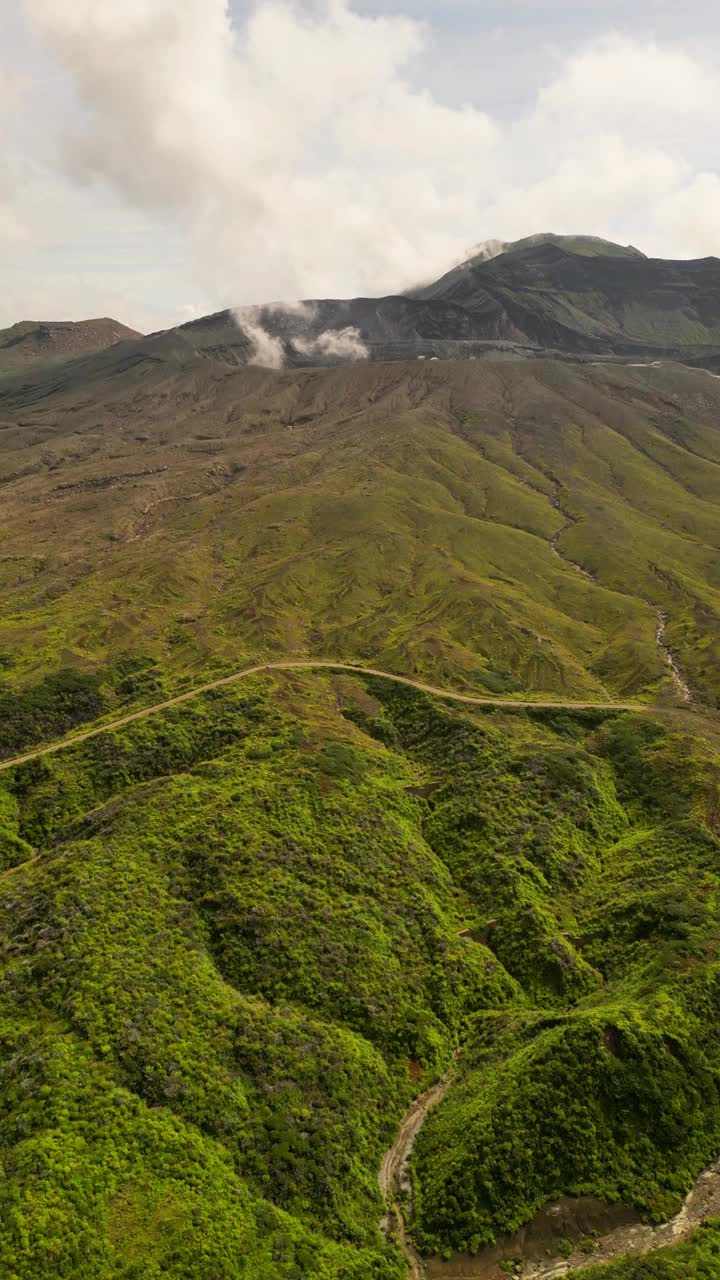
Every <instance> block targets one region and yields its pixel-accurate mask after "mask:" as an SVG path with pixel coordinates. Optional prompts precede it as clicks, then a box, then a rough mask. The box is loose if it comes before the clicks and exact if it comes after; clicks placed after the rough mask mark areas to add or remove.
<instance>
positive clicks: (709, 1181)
mask: <svg viewBox="0 0 720 1280" xmlns="http://www.w3.org/2000/svg"><path fill="white" fill-rule="evenodd" d="M718 1215H720V1164H718V1165H713V1166H712V1168H710V1169H707V1170H706V1171H705V1172H704V1173H702V1174H701V1175H700V1177H699V1178H698V1180H697V1182H696V1183H695V1186H694V1187H693V1189H692V1191H691V1192H690V1195H689V1196H688V1198H687V1200H686V1201H685V1204H684V1205H683V1207H682V1209H681V1210H680V1213H679V1214H678V1215H677V1216H676V1217H675V1218H673V1219H672V1220H671V1221H670V1222H667V1223H663V1224H662V1225H661V1226H651V1225H649V1224H647V1223H643V1222H642V1221H641V1219H640V1218H639V1216H638V1214H637V1213H636V1212H635V1211H634V1210H633V1209H630V1208H628V1207H626V1206H623V1205H607V1204H604V1203H603V1202H601V1201H599V1200H591V1199H578V1200H570V1199H567V1200H560V1201H558V1202H557V1203H555V1204H552V1205H547V1206H546V1207H545V1208H544V1209H542V1210H541V1212H540V1213H538V1214H536V1216H535V1217H534V1218H533V1219H532V1221H531V1222H529V1223H528V1224H527V1226H525V1227H523V1228H522V1230H520V1231H518V1232H516V1233H515V1235H513V1236H506V1237H504V1238H502V1239H501V1240H499V1241H498V1243H497V1244H496V1245H494V1246H493V1247H492V1248H487V1249H483V1250H481V1251H480V1253H478V1254H476V1255H475V1256H471V1255H469V1254H457V1255H456V1256H455V1257H454V1258H451V1259H450V1260H449V1261H444V1260H442V1259H440V1258H431V1259H429V1260H428V1261H427V1262H426V1263H425V1264H424V1271H423V1272H421V1275H424V1276H426V1277H428V1280H507V1271H506V1270H503V1269H502V1267H501V1263H503V1262H505V1263H507V1262H509V1261H511V1260H513V1259H518V1260H519V1259H521V1260H522V1262H521V1263H519V1265H518V1267H517V1271H516V1274H517V1275H518V1276H522V1277H523V1280H558V1278H559V1277H561V1276H565V1275H567V1274H568V1272H569V1271H581V1270H583V1269H584V1268H585V1267H589V1266H596V1265H597V1264H598V1263H604V1262H612V1261H613V1260H614V1259H617V1258H622V1257H625V1256H626V1255H627V1254H636V1255H638V1256H644V1255H645V1254H648V1253H652V1252H654V1251H655V1250H656V1249H661V1248H663V1247H664V1246H666V1245H672V1244H678V1243H679V1242H681V1241H682V1240H687V1239H688V1238H689V1237H690V1236H691V1235H693V1233H694V1232H695V1231H696V1230H697V1229H698V1227H699V1226H700V1225H701V1223H702V1222H704V1221H705V1220H706V1219H707V1218H712V1217H717V1216H718ZM561 1241H562V1242H568V1243H572V1244H574V1246H575V1247H574V1249H573V1251H572V1253H571V1254H570V1255H569V1256H566V1257H563V1256H562V1254H561V1250H560V1247H559V1246H560V1243H561Z"/></svg>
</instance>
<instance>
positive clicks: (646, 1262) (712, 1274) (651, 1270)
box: [569, 1221, 720, 1280]
mask: <svg viewBox="0 0 720 1280" xmlns="http://www.w3.org/2000/svg"><path fill="white" fill-rule="evenodd" d="M718 1275H720V1222H718V1221H715V1222H709V1223H707V1224H706V1225H704V1226H702V1227H701V1228H700V1230H699V1231H698V1232H697V1234H696V1235H695V1236H694V1237H693V1239H692V1240H690V1241H688V1243H687V1244H680V1245H676V1246H674V1247H673V1248H669V1249H658V1251H657V1252H656V1253H653V1254H651V1255H650V1256H649V1257H647V1258H625V1259H624V1260H623V1261H621V1262H613V1263H611V1264H610V1265H609V1266H606V1267H590V1268H588V1269H587V1270H583V1271H577V1272H575V1271H573V1272H571V1274H570V1277H569V1280H716V1277H717V1276H718Z"/></svg>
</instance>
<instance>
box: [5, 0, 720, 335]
mask: <svg viewBox="0 0 720 1280" xmlns="http://www.w3.org/2000/svg"><path fill="white" fill-rule="evenodd" d="M6 2H9V0H6ZM2 3H3V0H0V4H2ZM24 3H25V10H26V13H27V15H28V18H29V21H30V23H31V26H32V30H33V32H34V36H35V38H36V40H40V41H42V42H43V45H44V47H45V49H46V50H47V51H48V53H49V55H50V57H51V59H52V61H53V64H54V65H55V66H56V67H59V66H62V67H63V68H64V72H63V74H64V75H65V76H66V83H67V84H68V85H69V86H70V87H71V89H72V94H73V95H74V100H71V98H70V95H69V94H66V97H67V102H66V103H65V105H64V107H63V109H62V110H59V111H58V113H57V118H55V117H54V116H52V115H48V113H47V112H46V113H45V115H44V122H46V124H47V128H48V129H49V130H50V132H51V134H52V133H53V131H54V132H55V133H56V135H57V138H56V141H57V154H58V156H59V157H60V159H59V161H58V171H56V174H55V177H54V181H55V182H56V183H57V185H58V188H59V189H60V190H61V191H62V192H63V193H64V198H65V199H66V200H67V189H68V183H69V182H72V183H74V184H76V191H77V192H78V195H77V200H76V203H78V204H79V202H80V201H81V200H83V201H85V204H86V208H87V210H88V216H87V223H88V225H89V224H90V223H91V220H92V218H93V216H94V213H95V211H96V209H97V207H98V200H100V199H101V197H100V195H99V194H98V193H106V192H107V191H108V190H112V191H114V192H115V196H114V199H115V202H116V220H117V221H121V220H122V217H123V216H128V215H127V211H128V210H130V209H132V210H134V211H135V214H134V215H130V216H140V217H142V218H143V219H144V220H145V225H146V227H147V239H148V243H149V244H152V246H153V249H154V251H155V252H156V253H158V252H159V253H160V254H161V255H162V253H163V251H164V245H163V241H164V238H165V237H166V235H168V238H169V239H172V236H173V235H174V234H177V235H178V236H180V237H181V238H183V239H184V241H185V243H186V244H187V245H188V247H189V252H188V256H187V261H188V262H189V263H191V264H192V269H191V270H190V268H188V265H187V263H181V262H178V261H176V260H175V259H173V260H166V267H165V272H164V277H162V278H161V276H162V273H160V274H158V272H157V271H153V272H151V271H148V272H147V275H146V280H147V289H148V293H150V291H153V296H152V297H148V309H149V310H150V311H151V312H152V313H153V314H155V313H156V312H157V311H159V310H162V308H163V306H164V307H165V313H166V314H167V318H168V322H169V321H170V320H171V319H173V318H175V317H176V318H177V319H178V320H180V319H182V318H183V317H184V315H187V314H191V313H192V311H193V310H194V311H197V310H198V309H206V310H210V309H213V308H214V307H219V306H224V305H237V304H240V303H244V302H262V301H265V300H267V299H270V298H278V297H280V298H282V297H302V296H315V297H322V296H349V295H355V294H361V293H364V294H375V293H381V292H389V291H393V290H397V289H399V288H401V287H403V286H404V285H405V284H407V283H410V282H412V281H415V280H418V279H428V278H429V277H431V276H432V275H433V274H434V273H439V272H440V271H442V270H443V269H444V268H445V267H446V266H447V265H448V264H449V263H450V262H452V261H454V260H456V259H457V257H458V253H459V252H462V250H463V248H464V247H465V246H469V245H472V244H475V243H477V242H478V241H479V240H483V239H487V238H489V237H491V236H500V237H502V238H503V239H512V238H515V237H517V236H521V235H526V234H530V233H532V232H535V231H543V230H555V231H560V232H563V231H564V232H570V231H573V232H586V233H589V234H596V235H602V236H608V237H611V238H615V239H619V240H622V241H623V242H625V243H627V242H629V241H632V242H634V243H636V244H638V246H639V247H641V248H645V249H647V250H649V251H651V252H657V253H664V254H666V255H668V256H671V255H673V254H675V255H678V256H681V255H685V256H691V255H693V254H696V253H698V254H706V253H710V252H716V253H720V218H719V217H718V210H719V206H720V195H719V194H718V187H719V186H720V177H719V176H718V172H717V169H718V164H717V159H716V148H715V121H716V120H717V118H718V108H719V107H720V75H719V74H718V70H717V67H716V66H715V65H714V64H713V63H712V61H711V59H710V57H709V56H708V55H703V56H702V57H701V56H699V55H694V56H691V54H690V53H688V52H687V51H685V50H684V49H682V48H681V47H679V46H676V45H672V44H667V43H665V44H662V45H660V44H658V43H656V42H654V41H652V40H650V39H642V38H638V37H637V36H636V37H633V38H629V37H627V36H624V37H621V36H619V35H614V36H609V37H606V38H603V39H601V40H595V41H593V42H591V43H589V44H586V45H584V46H583V47H581V48H579V49H577V50H575V51H573V52H571V53H570V54H569V56H565V58H564V60H557V62H556V64H555V68H554V72H553V74H552V75H550V74H546V75H545V84H544V87H543V88H542V89H541V90H540V92H539V93H538V94H537V95H536V98H535V101H534V102H533V104H532V106H531V107H530V108H529V109H525V108H524V107H523V109H522V111H521V113H520V114H519V115H518V116H517V117H516V118H515V119H514V120H513V119H508V118H507V113H504V117H503V118H502V119H501V118H499V117H496V118H493V117H492V115H491V113H490V112H489V111H487V110H485V109H483V107H484V105H485V104H484V103H483V83H482V80H481V79H479V80H478V83H477V85H476V86H475V94H476V97H477V99H478V102H477V104H476V105H468V106H465V107H462V106H457V107H455V106H448V105H446V104H445V103H443V102H440V101H438V99H437V97H435V96H433V95H432V94H431V93H430V92H429V91H428V90H427V89H425V88H423V86H422V84H416V83H415V81H414V78H413V77H414V76H416V75H417V74H418V68H420V67H422V66H423V65H426V63H423V62H422V60H421V59H419V55H420V54H421V53H422V52H423V50H425V51H426V52H427V50H428V47H429V46H431V42H432V32H431V31H430V30H429V28H427V27H426V26H424V25H423V24H421V23H418V22H416V21H413V20H412V19H410V18H407V17H400V16H378V17H367V16H364V17H363V16H360V15H359V14H358V13H356V12H354V11H353V9H352V7H351V5H350V4H349V3H348V0H304V3H301V2H300V0H297V2H295V3H291V2H290V0H287V2H286V0H256V2H255V3H254V4H252V5H250V7H249V15H248V18H247V21H246V22H245V23H244V24H243V25H240V26H234V25H233V23H232V22H231V19H230V16H229V13H228V11H227V9H226V6H225V2H224V0H183V3H181V4H178V3H177V0H126V2H125V3H124V4H122V5H118V4H117V3H116V0H64V3H63V4H58V3H57V0H24ZM1 105H2V104H0V106H1ZM5 150H6V154H7V155H8V157H9V160H8V165H7V167H6V171H5V172H6V173H7V172H9V171H10V167H11V162H12V160H13V156H14V157H15V161H14V162H15V163H19V160H18V157H19V156H20V154H21V153H20V149H19V148H18V147H17V146H16V147H15V148H14V149H13V145H12V139H10V140H9V143H8V147H7V148H6V149H5ZM48 154H49V152H48V149H47V148H45V151H44V153H43V156H42V157H41V158H40V159H38V161H37V163H38V164H42V165H43V166H44V169H45V173H46V181H48V182H49V181H51V178H49V177H48V176H47V173H48V166H49V163H50V162H49V160H48ZM31 159H32V155H31ZM7 185H8V184H7V180H6V181H5V184H4V187H0V248H1V246H2V236H3V228H4V234H5V238H6V241H8V242H9V241H10V239H11V237H13V236H14V237H16V238H17V236H18V235H19V234H21V233H22V229H23V227H24V226H25V225H26V223H29V225H30V235H31V238H32V240H33V241H35V240H36V239H38V238H39V239H40V241H42V240H43V238H45V239H47V232H44V231H43V228H42V226H40V225H39V219H38V215H37V213H34V214H33V215H32V217H30V218H29V217H28V209H29V207H30V204H29V197H28V196H27V193H26V194H25V196H23V194H22V184H21V183H20V181H19V180H18V181H17V182H16V183H15V184H14V185H13V184H12V183H11V190H10V192H8V190H7ZM106 198H107V197H106V195H102V201H106ZM34 207H35V208H37V205H35V206H34ZM123 211H125V214H123ZM44 216H45V217H46V219H47V222H48V225H50V224H52V225H54V219H53V202H52V201H50V202H49V203H48V205H47V209H46V211H45V213H44ZM75 225H76V227H77V231H76V233H75V238H76V239H77V237H82V236H85V235H87V234H90V235H91V236H94V235H95V234H96V228H95V227H94V226H93V227H92V230H91V231H89V230H88V226H83V225H82V219H79V220H77V221H76V224H75ZM165 229H168V230H167V231H166V230H165ZM168 232H169V234H168ZM54 252H55V253H56V254H57V255H59V256H61V255H62V245H61V244H60V243H58V244H57V245H56V246H55V249H54ZM28 256H29V255H28ZM191 272H192V273H191ZM141 274H142V273H140V275H139V276H138V277H137V279H136V280H135V282H134V284H133V293H132V299H134V305H137V302H138V295H137V290H138V287H139V281H140V278H141ZM102 275H103V272H102V271H99V273H98V280H100V277H101V276H102ZM112 275H113V280H114V282H115V285H116V286H118V285H120V274H119V273H117V274H116V272H113V273H112ZM173 277H175V278H176V282H175V284H173V283H172V281H173ZM180 277H181V278H180ZM83 278H87V273H85V275H84V277H83ZM38 285H39V280H38ZM120 288H121V285H120ZM191 290H192V292H191ZM98 291H99V292H102V286H101V285H99V286H98V290H95V292H98ZM91 292H92V290H91ZM116 293H117V289H116ZM188 297H190V298H191V299H192V301H190V302H188ZM206 300H207V305H206ZM72 302H73V305H75V303H76V302H77V294H75V295H73V298H72ZM7 305H8V304H7V302H5V304H4V306H5V309H7ZM18 305H19V304H18ZM173 308H175V311H174V315H173V314H171V312H172V309H173ZM87 309H88V310H89V309H90V308H89V307H88V308H87ZM95 309H96V308H95ZM103 309H104V310H107V308H103ZM183 309H184V310H183ZM21 310H23V309H22V308H21ZM121 318H122V317H121ZM129 319H130V322H131V323H132V321H133V317H132V315H131V316H130V317H129Z"/></svg>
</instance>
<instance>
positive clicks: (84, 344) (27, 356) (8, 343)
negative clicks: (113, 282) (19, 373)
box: [0, 319, 141, 373]
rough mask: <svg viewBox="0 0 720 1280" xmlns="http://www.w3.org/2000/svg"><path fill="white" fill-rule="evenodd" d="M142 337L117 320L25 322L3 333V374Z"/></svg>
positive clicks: (0, 345) (0, 357) (0, 336)
mask: <svg viewBox="0 0 720 1280" xmlns="http://www.w3.org/2000/svg"><path fill="white" fill-rule="evenodd" d="M139 337H141V334H139V333H138V332H137V331H136V330H135V329H128V328H127V326H126V325H124V324H119V323H118V321H117V320H107V319H103V320H79V321H72V320H65V321H34V320H22V321H20V323H18V324H14V325H12V326H11V327H10V328H9V329H0V373H7V372H13V371H15V370H22V369H27V368H28V367H35V366H37V365H39V364H48V363H51V362H58V363H59V362H61V361H64V360H71V359H73V357H75V356H82V355H89V354H91V353H92V352H94V351H104V350H105V348H106V347H112V346H114V345H115V344H116V343H117V342H128V341H130V340H131V339H133V338H139Z"/></svg>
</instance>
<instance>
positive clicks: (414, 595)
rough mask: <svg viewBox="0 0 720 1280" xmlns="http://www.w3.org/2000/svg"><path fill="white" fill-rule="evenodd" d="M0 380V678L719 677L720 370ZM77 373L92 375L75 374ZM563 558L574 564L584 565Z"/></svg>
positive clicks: (158, 372) (581, 682) (576, 690)
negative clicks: (248, 667) (344, 665)
mask: <svg viewBox="0 0 720 1280" xmlns="http://www.w3.org/2000/svg"><path fill="white" fill-rule="evenodd" d="M95 360H96V361H97V362H98V363H97V364H96V365H93V364H92V363H91V364H90V365H89V366H88V365H87V362H86V367H85V370H84V371H82V373H83V377H82V379H81V381H80V383H79V384H78V385H75V383H74V382H73V380H72V379H73V378H78V377H79V376H80V374H79V373H78V372H77V367H76V366H74V365H70V366H68V367H67V368H68V371H69V373H68V379H69V382H68V383H66V384H63V383H62V382H61V383H60V384H59V385H57V384H56V383H55V382H53V381H52V380H51V379H50V377H49V375H48V378H47V380H46V382H45V383H43V382H42V381H40V382H39V383H37V384H33V385H31V386H30V387H28V386H27V385H26V386H24V387H22V388H19V387H18V385H16V384H14V383H11V384H8V385H6V390H5V394H4V395H3V396H1V397H0V420H1V421H2V425H3V430H2V432H0V477H1V478H2V481H3V500H4V511H5V515H6V526H5V536H4V540H3V550H2V558H1V559H0V578H1V580H2V589H3V598H4V609H3V615H2V618H1V619H0V655H5V656H4V658H3V659H2V661H3V663H4V667H5V672H4V678H5V681H6V683H7V684H8V685H9V686H11V687H18V686H20V685H28V684H33V683H35V682H36V681H37V680H38V679H39V678H41V677H42V676H43V675H44V674H45V673H47V672H49V671H53V670H54V671H58V670H62V669H67V668H74V669H77V670H80V671H84V672H91V671H97V672H102V671H103V670H104V669H105V668H106V667H107V666H108V664H109V663H111V662H113V661H115V660H116V659H117V658H118V657H121V656H127V657H132V658H134V659H136V658H143V659H145V660H148V661H154V662H157V663H160V664H161V665H162V668H163V670H164V671H165V672H169V673H171V674H172V675H173V676H174V678H176V680H177V681H178V684H180V683H181V682H182V681H183V680H184V679H188V680H190V679H195V680H196V682H198V681H197V677H199V676H205V675H207V674H208V673H212V672H222V671H223V670H236V669H237V668H238V667H239V666H242V665H243V664H245V663H247V662H248V661H252V660H254V659H256V658H258V657H264V656H273V655H280V656H283V657H292V656H298V657H302V656H319V657H330V658H336V659H339V660H342V659H359V660H368V659H373V660H377V661H376V665H381V666H383V668H384V669H387V670H391V671H398V672H400V673H409V674H413V673H417V674H418V675H420V676H427V677H431V678H432V679H433V680H435V682H436V683H437V682H438V680H440V679H442V680H444V681H445V682H446V683H448V684H452V685H454V686H456V687H457V686H462V685H465V686H466V687H468V688H470V689H472V690H476V691H478V692H482V691H483V690H489V691H491V692H493V693H502V694H506V695H508V696H511V697H512V696H513V695H515V696H524V695H528V694H529V695H531V696H532V695H533V694H534V695H535V696H537V697H542V696H543V695H545V696H548V695H555V696H559V695H562V696H567V697H569V698H576V699H589V700H593V701H596V700H603V699H605V698H607V699H611V698H613V697H622V698H628V697H632V698H639V699H641V700H643V699H645V700H649V701H654V700H656V699H657V698H661V699H666V698H669V699H670V700H672V699H673V697H674V696H675V690H674V688H673V683H672V681H671V679H670V673H669V669H668V666H667V658H666V655H664V653H663V652H662V650H661V649H660V647H659V646H658V644H657V643H656V633H657V628H658V611H661V612H662V613H663V614H664V615H666V616H667V619H668V625H667V631H666V634H665V643H666V645H668V646H669V648H670V649H671V650H672V652H673V654H674V655H675V656H676V658H677V661H678V664H679V666H680V668H681V669H682V671H683V673H684V677H685V678H686V679H687V681H688V683H689V684H690V686H691V688H692V689H693V691H694V692H695V694H696V696H697V697H698V698H700V699H701V700H705V701H707V702H709V703H711V704H715V703H716V701H717V697H718V693H719V692H720V680H719V677H718V670H719V669H720V668H719V665H718V623H717V619H718V614H719V609H720V590H719V589H720V568H719V565H720V558H719V557H718V553H717V552H718V546H720V506H719V504H718V492H719V490H718V475H720V437H719V436H718V432H717V417H718V411H719V410H720V382H718V381H717V380H715V379H712V378H711V377H709V376H708V375H707V374H706V373H704V372H702V371H696V370H685V369H682V368H680V367H679V366H668V367H664V368H662V369H645V368H638V369H629V368H622V369H621V368H617V367H605V366H599V367H591V366H573V365H560V364H557V363H551V362H543V361H537V362H535V361H525V362H521V361H507V362H493V361H488V362H475V363H472V362H467V363H464V364H452V363H448V364H445V363H442V364H436V365H427V364H426V365H417V364H415V365H407V364H404V365H403V364H398V365H384V366H379V365H372V366H353V367H349V368H342V369H336V370H327V371H318V370H314V371H293V372H288V373H285V374H281V375H276V374H268V373H265V372H263V371H261V370H241V371H236V372H234V373H230V372H229V371H225V373H223V374H222V375H221V376H219V375H218V373H217V372H216V371H215V369H214V368H212V369H211V368H209V366H208V363H207V361H201V360H199V359H197V360H193V359H191V358H189V357H188V358H187V360H186V362H185V363H183V361H182V360H181V358H180V357H179V356H177V355H173V356H172V357H170V356H167V357H166V358H163V359H160V358H158V359H157V360H156V361H154V362H153V364H152V365H151V366H146V365H140V366H133V367H132V368H130V369H128V370H126V372H125V373H124V374H123V376H122V377H119V378H118V377H114V378H112V377H108V376H107V374H106V364H105V363H103V362H104V361H106V360H107V356H103V357H96V358H95ZM91 374H92V376H90V375H91ZM579 568H582V569H583V570H584V572H583V573H581V572H580V571H579Z"/></svg>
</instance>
